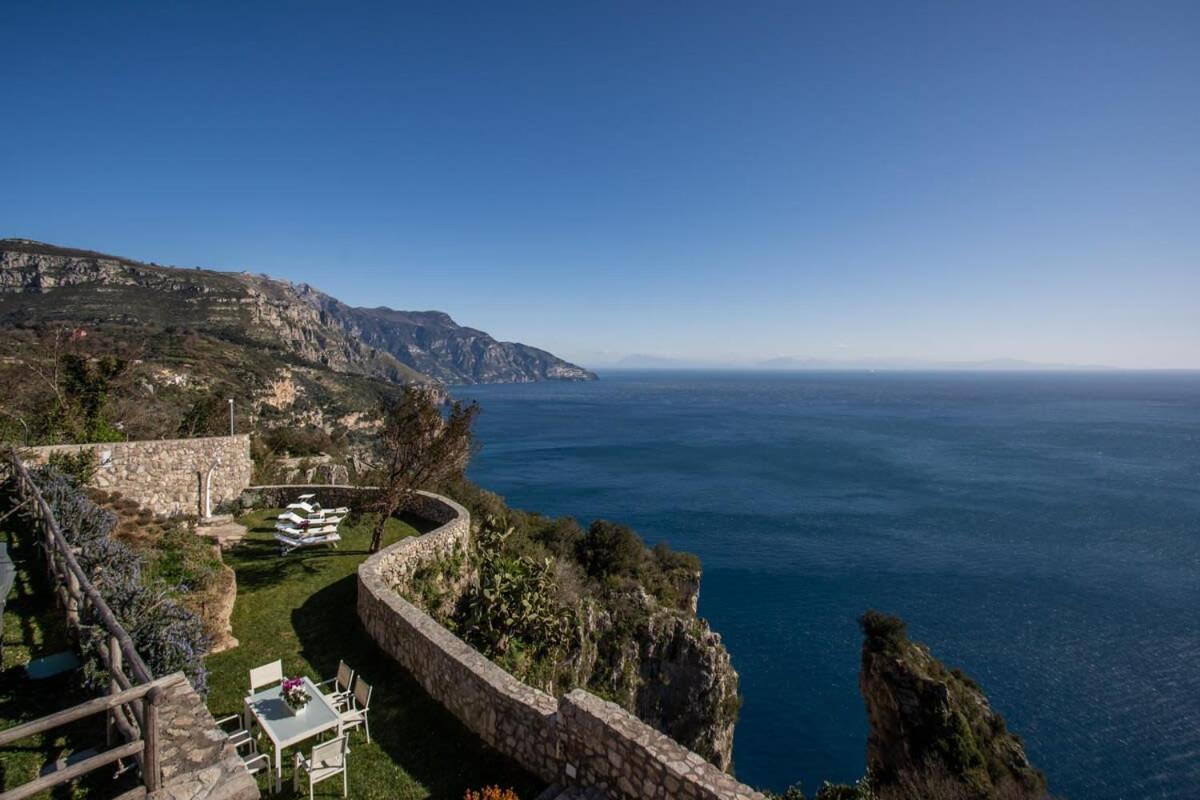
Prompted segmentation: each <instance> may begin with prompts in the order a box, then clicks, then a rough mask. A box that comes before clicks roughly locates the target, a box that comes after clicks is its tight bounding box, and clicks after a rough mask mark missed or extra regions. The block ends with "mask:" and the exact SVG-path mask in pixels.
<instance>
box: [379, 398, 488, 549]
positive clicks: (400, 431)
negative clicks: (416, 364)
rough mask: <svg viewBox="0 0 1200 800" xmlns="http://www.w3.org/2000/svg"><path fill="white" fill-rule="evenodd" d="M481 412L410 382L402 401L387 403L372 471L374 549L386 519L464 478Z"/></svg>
mask: <svg viewBox="0 0 1200 800" xmlns="http://www.w3.org/2000/svg"><path fill="white" fill-rule="evenodd" d="M478 414H479V405H478V404H477V403H470V404H469V405H464V404H463V403H460V402H457V401H455V402H453V403H450V404H448V405H445V404H442V403H439V402H438V401H437V400H436V399H435V397H434V395H433V393H432V392H430V391H429V390H428V389H427V388H422V387H418V386H406V387H405V388H404V392H403V394H401V396H400V398H399V399H398V400H394V401H391V402H388V403H386V404H385V405H384V409H383V430H382V431H381V432H380V434H379V441H378V446H379V464H378V466H377V467H376V469H375V470H373V471H372V472H371V473H370V474H369V477H370V479H371V482H372V483H374V484H375V485H376V486H378V488H379V495H378V499H377V500H376V502H375V508H374V510H375V511H378V512H379V521H378V522H377V523H376V524H375V531H374V534H373V535H372V536H371V552H372V553H377V552H379V548H380V545H382V544H383V529H384V526H385V525H386V524H387V521H388V518H389V517H391V516H392V515H393V514H395V513H397V512H401V511H405V510H407V509H409V508H410V507H411V506H412V503H413V501H414V499H415V498H416V496H417V492H418V491H420V490H421V489H430V488H436V487H438V486H440V485H442V484H443V483H446V482H447V481H450V480H454V479H456V478H460V477H462V474H463V472H464V471H465V470H466V468H467V463H468V462H469V461H470V460H471V456H472V455H473V454H474V452H475V440H474V436H473V434H472V432H471V427H472V425H474V423H475V417H476V416H478Z"/></svg>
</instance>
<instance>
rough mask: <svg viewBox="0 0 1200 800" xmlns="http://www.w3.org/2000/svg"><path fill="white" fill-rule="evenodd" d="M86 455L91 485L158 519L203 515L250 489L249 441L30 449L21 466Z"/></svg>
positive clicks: (212, 439) (217, 439)
mask: <svg viewBox="0 0 1200 800" xmlns="http://www.w3.org/2000/svg"><path fill="white" fill-rule="evenodd" d="M81 450H91V451H93V452H94V453H95V454H96V459H97V462H98V466H97V468H96V474H95V477H94V478H93V479H92V484H91V485H92V486H93V487H95V488H97V489H103V490H104V491H106V492H120V493H121V494H122V495H123V496H125V497H129V498H131V499H133V500H136V501H137V502H138V503H140V504H141V505H142V506H144V507H146V508H148V509H150V510H151V511H154V512H155V513H157V514H167V515H172V514H188V515H194V516H199V517H203V516H207V515H209V514H211V513H214V512H215V511H216V509H217V507H218V506H219V505H221V504H223V503H229V502H233V501H235V500H237V498H238V496H239V495H240V494H241V493H242V490H243V489H245V488H246V487H247V486H249V485H250V476H251V473H252V472H253V470H254V465H253V463H252V462H251V460H250V437H249V436H248V435H245V434H243V435H239V436H210V437H204V438H200V439H155V440H146V441H140V442H103V443H98V444H60V445H49V446H46V447H31V448H29V449H28V451H23V457H24V452H28V456H27V457H24V458H25V461H26V463H29V464H44V463H45V462H46V460H47V459H48V458H49V457H50V454H51V453H77V452H79V451H81Z"/></svg>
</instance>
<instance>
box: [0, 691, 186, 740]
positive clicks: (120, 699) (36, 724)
mask: <svg viewBox="0 0 1200 800" xmlns="http://www.w3.org/2000/svg"><path fill="white" fill-rule="evenodd" d="M182 680H184V677H183V676H182V675H180V674H179V673H176V674H174V675H168V676H167V677H165V678H159V679H158V680H156V681H152V682H150V683H145V684H142V685H141V686H135V687H133V688H132V689H126V690H125V691H123V692H118V693H117V694H106V695H101V696H100V697H95V698H93V699H91V700H88V701H87V702H85V703H80V704H79V705H77V706H72V707H71V708H65V709H63V710H62V711H56V712H55V713H53V714H51V715H49V716H47V717H42V718H41V719H35V720H30V721H29V722H22V723H21V724H20V725H14V726H12V727H11V728H5V729H4V730H0V747H4V746H6V745H9V744H12V743H13V742H15V741H18V740H20V739H24V738H25V737H26V736H35V735H37V734H39V733H43V732H44V731H48V730H51V729H53V728H57V727H59V726H61V725H67V724H69V723H72V722H75V721H76V720H80V719H83V718H84V717H90V716H91V715H93V714H101V713H103V712H105V711H109V710H111V709H113V708H116V707H117V706H123V705H125V704H126V703H129V702H132V701H134V700H140V699H141V698H143V697H145V696H146V695H148V694H150V693H151V692H156V691H162V690H163V689H166V688H169V687H171V686H174V685H175V684H177V683H179V682H180V681H182Z"/></svg>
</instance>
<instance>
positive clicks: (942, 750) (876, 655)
mask: <svg viewBox="0 0 1200 800" xmlns="http://www.w3.org/2000/svg"><path fill="white" fill-rule="evenodd" d="M859 623H860V625H861V626H862V629H863V634H864V636H865V640H864V642H863V650H862V671H861V672H860V674H859V688H860V689H861V691H862V695H863V699H864V701H865V702H866V707H867V717H868V719H869V722H870V735H869V738H868V740H867V767H868V769H869V773H870V776H871V781H872V784H873V785H874V786H875V788H876V790H878V791H879V792H880V794H881V796H887V797H904V798H909V797H911V798H920V797H935V796H936V797H947V798H962V800H993V799H995V800H1001V799H1003V800H1017V798H1039V799H1040V798H1044V797H1046V779H1045V777H1044V776H1043V775H1042V773H1041V772H1039V771H1038V770H1037V769H1036V768H1035V767H1034V766H1033V765H1032V764H1031V763H1030V761H1029V757H1028V756H1027V755H1026V754H1025V747H1024V745H1023V744H1022V742H1021V740H1020V738H1018V737H1017V736H1016V735H1015V734H1012V733H1010V732H1009V731H1008V730H1007V728H1006V726H1005V722H1004V719H1003V717H1001V716H1000V715H999V714H997V713H996V712H995V711H994V710H993V709H992V707H991V705H990V704H989V703H988V700H987V697H985V696H984V694H983V691H982V690H981V689H980V687H979V685H978V684H977V683H975V681H973V680H971V678H969V677H968V676H966V675H965V674H963V673H962V672H961V671H959V670H953V671H951V670H948V669H946V667H944V666H943V665H942V664H941V663H940V662H939V661H938V660H937V659H936V658H934V657H933V655H932V654H930V652H929V649H928V648H927V647H925V646H924V645H921V644H917V643H915V642H911V641H909V639H908V636H907V633H906V631H905V627H904V623H903V622H902V621H900V620H899V619H898V618H896V617H891V616H888V615H886V614H880V613H878V612H873V611H869V612H867V613H866V614H864V615H863V617H862V619H861V620H860V621H859Z"/></svg>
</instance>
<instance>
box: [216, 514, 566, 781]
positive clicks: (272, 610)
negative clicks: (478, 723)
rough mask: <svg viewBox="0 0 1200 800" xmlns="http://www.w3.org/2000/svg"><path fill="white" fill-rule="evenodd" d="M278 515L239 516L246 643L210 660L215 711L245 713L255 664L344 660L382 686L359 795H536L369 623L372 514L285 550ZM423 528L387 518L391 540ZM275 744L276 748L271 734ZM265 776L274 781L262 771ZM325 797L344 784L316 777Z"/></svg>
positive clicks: (237, 625)
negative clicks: (499, 791)
mask: <svg viewBox="0 0 1200 800" xmlns="http://www.w3.org/2000/svg"><path fill="white" fill-rule="evenodd" d="M275 513H276V512H274V511H260V512H255V513H253V514H250V515H248V516H246V517H243V518H242V520H241V521H242V523H243V524H245V525H246V526H247V527H248V528H249V534H248V536H247V537H246V539H245V541H243V542H242V543H241V544H239V545H238V546H237V547H235V548H233V549H232V550H230V551H228V552H227V553H226V554H225V562H226V563H227V564H229V565H230V566H231V567H233V569H234V571H235V572H236V573H237V582H238V595H237V603H236V605H235V607H234V612H233V635H234V636H235V637H236V638H237V639H238V641H239V642H240V644H239V646H238V647H236V648H234V649H232V650H229V651H226V652H224V653H218V654H216V655H213V656H210V657H209V658H208V660H207V663H208V668H209V672H210V676H209V681H210V687H211V689H210V695H209V700H208V706H209V708H210V709H211V710H212V712H213V713H214V715H216V716H218V717H221V716H225V715H227V714H233V713H238V712H240V711H241V709H242V698H243V696H244V695H245V693H246V689H247V688H248V681H249V670H250V668H251V667H255V666H258V665H260V664H265V663H268V662H270V661H273V660H275V659H276V658H281V659H283V668H284V674H285V675H288V676H293V675H301V674H304V675H308V676H309V677H311V678H313V679H314V680H322V679H325V678H328V677H331V676H332V675H333V674H334V672H336V670H337V664H338V659H339V658H343V659H345V660H346V662H347V663H348V664H350V666H352V667H354V668H355V669H356V670H357V671H358V673H359V674H360V675H362V676H363V678H364V679H365V680H366V681H368V682H369V683H370V684H371V685H372V686H373V687H374V689H375V693H374V695H373V697H372V700H371V712H370V714H371V737H372V738H371V744H370V745H368V744H367V743H366V740H365V737H364V735H363V733H362V731H361V730H359V731H355V732H353V733H352V734H351V748H352V752H351V754H350V796H351V797H354V798H367V799H368V800H370V799H371V798H380V799H381V800H382V798H387V800H402V799H406V798H448V799H449V800H460V798H462V796H463V794H464V793H465V792H466V790H467V789H474V788H479V787H482V786H484V785H492V784H496V785H499V786H501V787H513V788H514V789H516V791H517V792H518V793H519V794H520V796H521V797H522V798H526V800H528V799H529V798H533V797H535V796H536V795H537V793H538V792H539V791H540V790H541V789H542V788H543V785H542V784H541V782H540V781H538V780H537V779H536V778H535V777H533V776H531V775H529V774H528V773H527V772H525V771H524V770H522V769H521V768H520V767H518V766H517V765H516V764H515V763H513V762H512V761H511V760H509V759H508V758H506V757H504V756H502V755H501V754H500V753H498V752H496V751H495V750H492V749H490V748H487V747H485V746H484V745H483V743H482V742H480V740H479V739H478V738H477V737H476V736H475V735H474V734H472V733H471V732H470V731H468V730H467V729H466V728H465V727H463V726H462V724H460V723H459V722H458V720H456V719H455V718H454V717H453V716H451V715H450V714H449V713H448V712H446V711H445V710H444V709H443V708H442V707H441V706H439V705H438V704H437V703H436V702H434V701H433V700H432V699H430V697H429V696H428V695H427V694H426V693H425V691H424V690H423V689H422V688H421V687H420V686H419V685H418V684H417V683H416V682H415V681H414V680H413V679H412V677H411V676H410V675H409V674H408V673H407V672H405V671H404V670H403V669H402V668H401V667H400V666H399V665H398V664H396V663H395V661H393V660H392V659H391V658H390V657H388V656H387V655H386V654H384V653H383V652H382V651H380V650H379V648H377V647H376V646H375V644H374V642H372V641H371V639H370V637H368V636H367V634H366V633H365V632H364V631H363V629H362V626H361V625H360V624H359V621H358V615H357V612H356V605H355V604H356V600H357V594H358V584H357V578H356V573H355V571H356V569H357V567H358V565H359V564H360V563H361V562H362V561H363V560H364V559H365V558H366V557H367V555H368V553H367V546H368V544H369V543H370V538H371V523H372V521H373V520H372V517H371V516H369V515H368V516H363V517H360V518H356V519H351V520H349V521H348V522H347V523H346V524H343V526H342V528H341V531H340V533H341V534H342V541H341V543H340V545H339V547H338V548H337V549H314V550H309V551H298V552H295V553H292V554H291V555H289V556H286V557H284V558H280V557H279V550H278V547H277V545H276V543H275V541H274V539H273V538H272V529H273V523H272V522H271V521H269V518H270V517H272V516H274V514H275ZM417 524H420V523H417ZM416 533H417V531H416V530H415V529H414V528H413V527H412V526H411V525H408V524H405V523H403V522H400V521H398V520H389V521H388V525H387V529H386V536H385V539H384V545H385V546H386V545H388V544H391V543H392V542H395V541H397V540H398V539H400V538H403V537H405V536H412V535H415V534H416ZM306 746H311V744H307V745H306ZM268 751H270V752H272V753H273V751H272V750H271V748H270V745H269V743H268V744H267V745H266V746H265V747H264V752H268ZM272 757H273V755H272ZM290 759H291V751H287V752H286V753H285V756H284V791H283V793H282V795H276V797H285V798H286V797H291V796H292V792H291V767H290ZM260 785H262V786H263V787H265V786H266V785H267V784H266V780H265V778H263V779H262V780H261V783H260ZM301 786H302V789H304V790H305V791H307V789H306V788H305V785H304V784H303V783H302V785H301ZM317 795H318V796H326V797H335V796H336V797H340V796H341V786H340V785H339V782H338V781H334V780H330V781H328V782H325V783H321V784H318V785H317Z"/></svg>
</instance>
